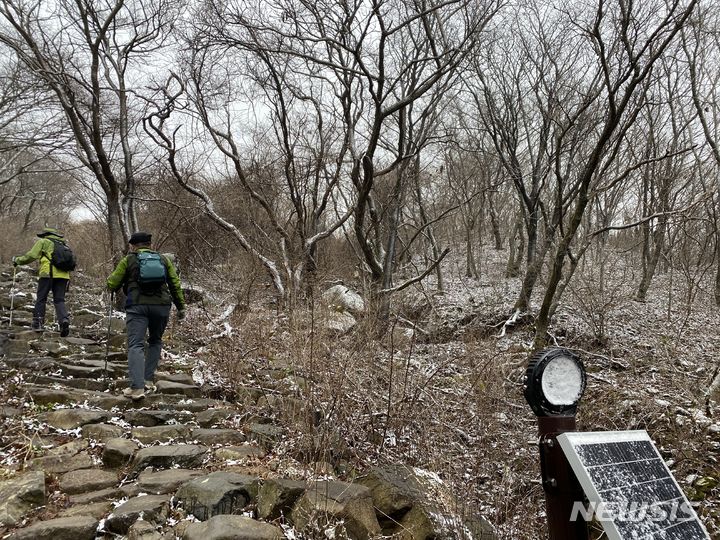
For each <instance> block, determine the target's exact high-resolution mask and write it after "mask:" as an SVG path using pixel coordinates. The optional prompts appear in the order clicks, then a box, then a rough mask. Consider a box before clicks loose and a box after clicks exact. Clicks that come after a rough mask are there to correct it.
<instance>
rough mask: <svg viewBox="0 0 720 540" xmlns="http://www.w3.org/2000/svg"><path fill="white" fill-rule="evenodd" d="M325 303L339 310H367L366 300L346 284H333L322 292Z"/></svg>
mask: <svg viewBox="0 0 720 540" xmlns="http://www.w3.org/2000/svg"><path fill="white" fill-rule="evenodd" d="M322 299H323V302H325V304H326V305H327V306H329V307H331V308H334V309H337V310H338V311H350V312H354V313H362V312H363V311H365V301H364V300H363V299H362V296H360V295H359V294H358V293H356V292H355V291H351V290H350V289H348V288H347V287H346V286H345V285H333V286H332V287H330V288H329V289H328V290H327V291H325V292H324V293H322Z"/></svg>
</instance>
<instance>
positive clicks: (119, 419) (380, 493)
mask: <svg viewBox="0 0 720 540" xmlns="http://www.w3.org/2000/svg"><path fill="white" fill-rule="evenodd" d="M12 285H13V281H12V274H9V273H7V272H6V273H3V274H2V277H0V306H1V308H2V312H1V315H2V317H1V318H0V353H1V354H2V355H3V357H2V358H0V370H2V380H3V382H2V393H1V394H0V395H1V396H2V399H3V403H2V404H1V405H0V421H2V434H1V436H0V437H1V439H0V440H1V441H2V450H1V453H0V459H1V463H2V469H0V473H1V475H2V476H1V477H0V533H2V537H3V538H9V539H11V540H30V539H33V540H42V539H52V540H66V539H67V540H83V539H96V538H97V539H100V538H102V539H105V538H128V539H133V540H139V539H142V540H160V539H163V540H165V539H176V538H181V539H184V540H213V539H218V540H219V539H240V540H242V539H258V540H260V539H277V538H296V539H301V538H308V539H309V538H351V539H356V538H357V539H364V538H373V537H378V536H381V535H384V536H386V537H387V536H391V537H392V538H406V539H415V538H417V539H424V538H430V537H432V538H458V535H457V533H443V530H444V529H447V528H448V517H447V516H443V515H442V512H438V510H437V504H438V498H439V497H441V496H443V495H440V494H439V493H438V485H439V484H438V483H437V482H436V481H435V479H434V478H433V476H432V475H431V474H425V471H421V470H418V469H412V468H408V467H404V466H401V465H397V466H390V467H383V468H376V469H373V470H371V471H369V473H368V474H366V475H364V476H362V477H360V478H357V479H354V480H355V481H354V482H352V483H351V482H345V481H340V480H337V479H336V478H335V477H334V476H332V475H325V476H317V475H316V476H314V477H312V476H307V475H302V474H298V473H297V471H295V472H293V473H292V474H290V473H283V471H282V470H278V469H277V467H276V466H274V465H273V461H272V459H270V458H271V457H272V454H273V451H274V448H275V447H276V445H277V444H279V443H280V442H281V441H282V440H283V438H284V437H285V434H286V431H287V426H282V425H277V424H276V423H274V421H273V419H272V418H267V417H263V416H259V415H257V414H253V413H250V412H248V411H247V410H246V406H247V405H248V404H250V403H254V402H256V401H257V400H258V399H259V398H261V397H262V396H263V395H264V393H265V392H273V393H276V392H277V384H275V386H274V387H273V388H262V387H258V388H247V389H245V390H246V391H244V392H243V393H242V394H241V395H243V396H244V397H243V399H245V400H246V401H245V402H244V403H243V402H237V403H231V402H229V401H225V400H222V399H216V398H213V397H209V396H213V395H214V396H215V397H217V395H218V393H217V391H216V390H217V389H216V388H213V387H212V386H211V385H209V384H208V383H204V384H198V382H196V378H194V377H193V374H194V370H195V366H196V356H195V355H196V354H197V351H196V350H193V346H192V345H190V344H189V342H186V341H183V340H181V339H176V338H175V337H173V336H172V335H170V336H168V334H166V338H167V339H166V344H165V351H164V352H163V358H162V360H161V363H160V368H159V372H158V373H157V380H156V381H155V385H156V388H155V389H154V391H151V392H149V393H148V394H147V395H146V396H145V398H143V399H142V400H138V401H132V400H130V399H128V398H126V397H123V396H122V394H121V392H122V389H123V388H125V387H127V385H128V381H127V379H126V376H127V367H126V361H125V357H126V356H125V334H124V321H123V319H122V318H119V317H114V318H112V319H111V320H109V321H108V311H107V307H106V306H104V305H103V303H102V301H101V299H102V298H103V295H102V291H100V290H97V291H96V294H95V296H92V295H87V296H86V298H87V299H89V300H88V301H89V302H90V303H91V304H90V305H84V306H83V307H81V308H78V306H77V301H76V302H75V305H73V306H71V307H72V310H73V319H72V327H71V334H70V336H69V337H67V338H61V337H60V336H59V333H58V332H56V331H53V330H52V329H47V328H46V330H45V331H44V332H41V333H39V332H35V331H33V330H31V329H30V321H31V318H32V316H31V311H32V305H33V291H34V287H35V278H34V276H32V275H30V274H28V273H25V272H18V273H17V275H16V276H15V288H14V291H15V292H14V295H13V296H12V297H11V289H12ZM95 287H96V288H97V285H95ZM11 298H12V299H11ZM11 304H12V307H13V310H12V325H10V305H11ZM48 312H49V313H50V312H52V305H51V303H49V304H48ZM108 325H109V326H110V332H108ZM169 333H171V332H169ZM108 337H109V339H108ZM269 380H271V381H273V379H272V378H270V379H269ZM274 383H277V381H274ZM462 529H463V530H464V531H465V532H466V533H467V535H466V537H467V538H476V539H490V538H493V537H494V536H493V534H492V532H491V528H490V527H489V525H488V524H487V523H486V522H484V521H483V520H481V519H477V520H467V521H466V522H465V523H463V525H462ZM454 530H457V528H455V529H454ZM328 534H331V536H328ZM443 534H445V535H443Z"/></svg>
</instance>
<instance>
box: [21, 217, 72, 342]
mask: <svg viewBox="0 0 720 540" xmlns="http://www.w3.org/2000/svg"><path fill="white" fill-rule="evenodd" d="M37 236H38V237H39V238H40V240H38V241H36V242H35V244H34V245H33V247H32V248H31V249H30V251H28V252H27V253H26V254H25V255H17V256H15V257H13V258H12V262H13V265H15V266H22V265H25V264H30V263H31V262H34V261H37V260H39V261H40V268H39V270H38V287H37V298H36V300H35V309H34V310H33V319H32V329H33V330H35V331H38V332H41V331H42V330H43V325H44V324H45V304H46V303H47V298H48V294H49V293H50V291H52V295H53V304H54V305H55V316H56V320H57V321H58V323H59V324H60V335H61V336H62V337H65V336H67V335H68V334H69V333H70V316H69V314H68V312H67V309H66V308H65V292H66V291H67V289H68V285H69V284H70V272H69V271H67V270H61V269H59V268H58V267H56V266H55V265H53V264H52V263H51V262H50V259H51V258H52V254H53V251H55V247H56V242H57V243H60V244H63V245H65V240H64V237H63V234H62V233H61V232H60V231H58V230H57V229H54V228H53V227H45V228H44V229H43V230H42V231H40V232H39V233H38V234H37Z"/></svg>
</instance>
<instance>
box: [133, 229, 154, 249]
mask: <svg viewBox="0 0 720 540" xmlns="http://www.w3.org/2000/svg"><path fill="white" fill-rule="evenodd" d="M150 240H152V234H150V233H148V232H142V231H138V232H134V233H132V236H131V237H130V243H131V244H132V245H133V246H134V245H135V244H147V243H149V242H150Z"/></svg>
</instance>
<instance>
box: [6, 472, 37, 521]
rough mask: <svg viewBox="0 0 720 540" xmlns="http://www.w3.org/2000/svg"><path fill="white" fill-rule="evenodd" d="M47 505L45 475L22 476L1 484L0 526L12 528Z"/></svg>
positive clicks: (31, 473) (30, 474) (28, 474)
mask: <svg viewBox="0 0 720 540" xmlns="http://www.w3.org/2000/svg"><path fill="white" fill-rule="evenodd" d="M44 504H45V473H43V472H42V471H37V472H29V473H25V474H21V475H19V476H15V477H13V478H10V479H9V480H5V481H3V482H0V526H5V527H8V526H10V527H12V526H14V525H17V523H18V522H19V521H20V520H21V519H22V517H23V516H24V515H25V514H27V513H28V512H30V511H31V510H34V509H36V508H39V507H41V506H43V505H44Z"/></svg>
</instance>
